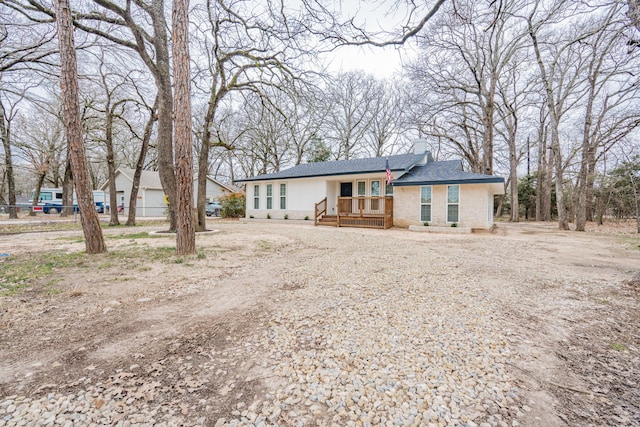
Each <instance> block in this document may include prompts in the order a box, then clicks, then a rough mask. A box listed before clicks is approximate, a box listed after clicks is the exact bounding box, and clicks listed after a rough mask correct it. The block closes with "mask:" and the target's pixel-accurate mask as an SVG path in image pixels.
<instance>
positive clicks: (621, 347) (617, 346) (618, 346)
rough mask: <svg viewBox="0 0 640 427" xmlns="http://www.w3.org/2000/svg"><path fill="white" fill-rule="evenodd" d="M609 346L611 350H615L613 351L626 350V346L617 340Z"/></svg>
mask: <svg viewBox="0 0 640 427" xmlns="http://www.w3.org/2000/svg"><path fill="white" fill-rule="evenodd" d="M609 348H610V349H611V350H615V351H627V350H628V348H627V347H625V346H624V345H622V344H620V343H619V342H614V343H613V344H609Z"/></svg>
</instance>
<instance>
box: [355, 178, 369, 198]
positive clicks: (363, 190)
mask: <svg viewBox="0 0 640 427" xmlns="http://www.w3.org/2000/svg"><path fill="white" fill-rule="evenodd" d="M356 185H357V188H358V197H364V196H366V195H367V183H366V182H365V181H358V183H357V184H356Z"/></svg>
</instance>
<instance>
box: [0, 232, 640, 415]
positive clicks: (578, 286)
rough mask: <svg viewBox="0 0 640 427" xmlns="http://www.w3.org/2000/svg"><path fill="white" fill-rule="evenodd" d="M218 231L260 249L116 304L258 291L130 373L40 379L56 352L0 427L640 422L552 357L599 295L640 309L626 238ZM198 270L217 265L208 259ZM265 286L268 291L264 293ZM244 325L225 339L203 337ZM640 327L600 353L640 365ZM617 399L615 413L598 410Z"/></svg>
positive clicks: (8, 400)
mask: <svg viewBox="0 0 640 427" xmlns="http://www.w3.org/2000/svg"><path fill="white" fill-rule="evenodd" d="M216 227H218V228H219V229H220V230H221V233H219V234H217V235H209V236H201V237H199V238H198V239H199V240H198V245H199V247H216V248H218V249H217V250H221V249H220V248H223V249H224V248H225V245H229V247H231V245H238V244H240V245H242V244H247V245H248V244H249V243H247V242H252V243H251V244H253V245H254V246H255V245H257V247H260V248H261V250H260V251H258V252H252V253H242V254H240V256H238V257H236V259H237V260H238V263H237V265H236V267H235V268H234V269H233V271H232V272H226V273H224V274H223V273H219V272H218V271H217V270H216V272H213V270H211V271H212V273H211V274H215V275H216V276H217V279H216V280H215V281H207V280H201V279H199V280H198V281H193V283H186V282H183V283H182V285H180V286H181V287H180V288H179V289H182V291H181V293H180V292H178V293H177V294H176V292H174V293H173V294H171V293H170V292H169V293H168V291H167V290H165V291H163V292H165V293H164V294H162V295H167V294H170V295H172V296H171V298H169V299H166V298H165V299H162V298H160V297H158V295H159V294H158V293H157V290H156V291H154V294H153V296H151V297H150V298H148V299H145V298H139V296H140V295H137V296H136V297H135V298H137V299H135V301H134V300H133V298H134V297H133V296H132V297H131V298H130V299H129V300H127V299H126V298H125V297H122V298H120V299H119V302H120V303H121V305H122V306H121V307H118V308H117V310H122V311H121V313H125V312H128V313H133V312H135V311H136V310H139V308H140V306H145V304H149V306H151V305H156V306H158V307H161V306H162V307H165V308H166V307H167V306H168V305H170V304H180V307H185V306H188V305H189V304H197V303H198V301H203V300H207V299H209V298H213V296H212V295H213V294H211V292H213V289H214V288H216V287H219V286H221V285H220V284H221V283H222V282H224V281H228V282H229V283H228V284H229V286H235V285H237V284H242V285H243V286H245V287H244V288H243V290H242V291H237V292H238V294H237V295H235V294H234V295H233V296H229V298H236V297H237V298H241V297H244V298H246V299H247V301H249V302H247V303H246V304H245V305H243V306H241V307H234V308H233V309H232V310H228V311H227V312H225V313H226V314H224V313H223V315H221V316H217V317H216V318H215V320H211V317H210V316H211V313H210V312H208V310H210V309H206V308H201V309H199V310H194V313H191V314H190V316H191V317H189V318H188V319H186V320H184V321H179V322H177V323H176V324H175V325H174V327H175V328H177V330H178V331H177V332H176V331H173V332H166V333H165V338H167V339H168V338H171V339H172V340H174V341H172V343H174V342H179V344H180V345H176V349H177V348H178V347H180V348H182V349H185V351H184V352H179V351H178V350H175V351H173V353H172V352H165V353H163V358H154V357H152V355H151V354H150V353H152V352H145V350H144V346H145V345H153V346H157V347H158V348H159V347H160V346H161V345H165V346H166V342H165V344H162V342H163V341H162V340H160V341H158V339H157V338H156V340H155V343H151V342H147V343H146V344H145V343H144V342H143V343H142V344H140V345H139V346H138V347H135V346H132V347H135V348H128V349H126V350H123V353H124V352H127V354H126V355H120V357H122V358H124V362H122V363H121V364H120V365H119V366H121V367H120V368H119V369H116V368H117V366H115V365H107V367H108V369H103V370H102V373H99V372H98V371H99V370H100V369H97V370H96V366H94V365H88V367H84V368H82V369H83V371H82V372H84V378H81V377H80V374H81V373H82V372H80V373H78V374H77V375H76V377H78V378H77V381H76V382H75V383H74V382H73V381H71V380H72V379H74V378H73V377H72V378H68V381H67V383H66V384H65V385H64V387H62V386H60V384H59V383H60V382H61V381H60V379H59V378H58V379H57V380H51V378H49V379H48V380H47V379H45V378H44V377H46V373H47V370H48V369H50V368H51V366H52V364H51V363H49V364H47V363H45V364H44V365H43V366H35V367H34V368H33V369H32V371H34V372H36V376H38V377H39V378H40V381H39V382H36V383H33V384H32V385H31V386H30V388H26V389H23V392H22V393H21V392H16V390H15V389H13V388H11V387H10V386H6V387H5V390H10V389H11V390H12V393H13V395H11V396H4V397H0V426H5V425H6V426H13V425H54V424H56V425H68V426H71V425H122V426H133V425H215V426H222V425H256V426H258V425H282V426H289V425H292V426H293V425H300V426H311V425H318V426H325V425H326V426H329V425H336V426H351V425H352V426H376V425H385V426H386V425H389V426H405V425H415V426H422V425H424V426H432V425H433V426H469V427H471V426H483V427H486V426H518V425H531V426H536V425H539V426H543V425H544V426H553V425H565V424H570V425H571V424H572V425H576V424H573V423H574V422H576V421H577V420H580V418H579V415H576V414H574V413H572V412H571V409H567V408H564V407H563V405H564V404H565V402H566V401H565V400H564V399H565V397H566V396H565V394H566V393H569V394H570V395H571V396H574V397H575V398H576V399H578V400H577V402H578V403H579V404H580V402H582V400H580V399H584V402H586V403H584V404H585V405H586V404H587V403H589V402H590V404H592V407H593V408H595V409H594V413H595V415H594V413H592V414H591V415H589V414H587V415H586V416H587V417H590V418H588V419H587V418H585V419H586V420H587V421H588V423H592V424H593V425H599V423H598V421H597V420H601V421H602V425H623V424H617V423H616V421H615V420H616V419H617V420H622V421H627V423H626V425H634V423H635V425H640V418H638V414H639V413H640V412H638V403H637V402H636V403H633V402H625V399H627V398H630V397H629V396H632V395H629V394H624V393H623V392H621V393H619V395H615V396H613V395H612V396H609V398H608V403H607V402H605V401H603V402H601V403H602V405H601V406H598V405H596V403H597V402H595V403H594V399H595V400H596V401H597V400H598V399H599V398H600V396H601V395H605V393H601V392H599V391H598V390H599V389H597V388H596V387H595V386H594V385H593V384H589V383H588V382H587V381H586V377H585V376H583V377H580V374H579V373H578V372H570V370H568V369H566V366H564V365H563V359H561V358H557V357H555V356H554V354H553V353H554V352H555V351H556V349H557V348H558V345H560V346H562V343H564V342H570V338H571V337H572V333H573V332H572V331H573V329H572V328H575V322H576V321H579V320H580V319H582V318H585V319H586V318H587V317H588V316H589V315H590V314H589V313H593V310H594V306H597V307H600V306H601V305H606V307H604V308H602V309H603V310H610V311H608V313H610V314H611V315H612V316H614V319H615V316H616V315H623V314H624V313H626V311H624V310H623V311H624V313H623V312H622V311H620V310H619V306H618V304H620V306H621V305H624V304H627V305H626V306H625V307H627V308H628V309H629V310H636V311H637V296H636V297H634V296H633V295H631V294H625V293H622V294H621V293H620V292H617V293H616V292H614V291H616V290H618V291H619V289H620V286H621V285H620V284H621V283H624V281H625V280H626V279H628V278H629V277H632V276H633V274H634V272H635V271H636V270H638V269H640V252H639V251H637V250H635V251H634V250H633V249H628V248H625V247H624V245H623V244H622V243H620V239H619V238H618V237H611V236H603V235H598V234H596V233H592V234H589V235H584V234H582V235H578V236H576V234H577V233H573V234H571V233H561V232H556V231H555V230H554V229H551V228H549V227H547V226H543V227H540V228H538V229H535V230H534V231H533V232H532V231H531V229H529V228H527V229H525V228H519V227H518V226H513V227H509V226H502V227H499V229H498V232H496V233H493V234H473V235H447V234H435V235H434V234H423V233H415V232H413V233H412V232H409V231H406V230H395V229H393V230H386V231H382V230H360V229H335V228H324V227H310V226H308V225H306V224H300V223H293V222H292V223H289V224H282V223H269V222H257V221H256V222H251V223H248V224H246V223H240V224H232V223H220V222H219V223H217V224H216ZM569 240H570V242H569ZM238 242H240V243H238ZM586 242H591V243H592V244H591V246H587V245H586ZM576 251H580V254H579V255H580V256H579V257H577V256H576ZM572 260H573V261H575V262H573V263H572ZM634 266H635V270H634ZM194 268H198V269H199V270H198V277H206V275H205V273H203V270H202V269H203V268H205V266H204V265H203V266H200V267H199V266H198V264H196V266H195V267H194ZM206 268H213V267H212V266H211V265H210V266H208V267H206ZM203 275H204V276H203ZM170 284H171V285H172V286H174V288H173V289H177V288H175V287H176V286H178V285H179V283H177V282H173V283H170ZM167 286H169V285H167ZM254 286H255V289H256V292H258V290H259V289H263V288H264V289H267V290H266V291H264V293H262V294H260V296H255V295H252V294H251V292H252V291H251V289H252V287H254ZM264 289H263V290H264ZM580 292H582V294H580ZM603 295H605V296H603ZM630 295H631V296H630ZM605 297H606V299H607V301H609V303H608V304H604V303H602V301H603V300H604V299H605ZM218 300H220V299H219V298H218ZM623 303H624V304H623ZM4 304H5V305H4V306H5V307H10V306H11V304H12V301H8V300H5V301H4ZM629 304H630V306H629ZM214 305H215V304H214V303H212V307H213V306H214ZM249 313H250V314H249ZM616 313H618V314H616ZM111 314H113V313H109V310H107V312H105V310H102V311H101V312H100V313H97V314H96V316H98V315H100V316H109V315H111ZM185 316H187V315H185ZM545 316H546V317H545ZM249 318H250V319H252V320H251V321H249V320H248V319H249ZM243 319H244V320H243ZM563 319H564V320H563ZM169 321H170V320H169ZM243 321H244V322H246V324H244V326H245V327H230V328H227V329H225V330H224V331H226V332H224V331H223V332H224V333H222V332H221V334H217V335H216V336H215V339H214V338H213V337H212V334H211V333H210V332H211V331H210V330H213V329H216V328H218V329H219V328H220V325H228V324H230V323H232V324H234V325H239V324H240V323H242V322H243ZM637 321H638V320H637V317H635V318H633V319H631V325H630V326H631V327H637ZM207 322H212V323H207ZM216 322H217V323H216ZM207 325H208V326H207ZM216 330H217V329H216ZM194 337H196V338H194ZM616 339H618V340H621V339H622V338H616ZM634 339H635V340H636V341H633V340H634ZM637 339H638V337H637V336H636V337H635V338H633V336H632V335H630V338H628V339H627V341H625V342H624V345H625V348H624V351H619V352H614V353H611V354H610V353H607V357H609V358H611V357H613V358H614V359H615V358H618V359H616V360H618V362H619V363H622V364H625V363H627V364H628V365H627V367H628V368H629V369H630V370H635V371H636V372H637V368H638V350H637V348H636V347H635V345H637V344H638V343H637ZM195 340H197V342H194V341H195ZM187 341H188V343H187ZM616 342H617V341H616ZM186 344H189V345H186ZM172 345H173V344H172ZM605 347H606V345H605ZM606 350H608V351H611V352H612V351H613V350H612V349H611V348H608V349H606ZM95 351H96V352H97V353H100V351H101V349H100V347H98V348H97V349H96V350H95ZM592 357H593V355H592ZM87 363H88V362H87ZM128 363H130V365H129V364H128ZM154 364H155V365H154ZM58 366H59V365H58ZM92 366H93V368H92ZM159 372H162V375H160V374H157V375H156V374H155V373H159ZM172 372H173V373H174V374H175V375H176V378H181V379H182V382H181V383H179V385H176V384H178V383H176V382H175V381H173V382H172V380H171V378H172V377H171V374H172ZM19 375H26V374H25V373H23V372H16V373H15V376H16V377H17V376H19ZM584 375H586V374H584ZM43 376H44V377H43ZM48 382H51V383H52V384H53V385H50V384H48ZM168 384H170V385H168ZM35 385H39V388H36V387H35ZM179 388H182V389H183V390H185V391H184V393H182V392H180V390H179ZM572 389H573V390H574V391H573V392H572V391H571V390H572ZM594 389H595V391H593V390H594ZM27 390H29V393H26V391H27ZM127 390H128V391H127ZM176 390H177V392H176ZM623 391H624V390H623ZM627 392H628V390H627ZM636 392H637V390H636ZM145 393H147V394H145ZM585 393H586V394H585ZM583 394H585V395H584V396H583ZM150 396H151V397H150ZM589 399H591V400H589ZM620 402H622V403H626V405H624V404H622V405H621V404H620ZM593 405H595V406H593ZM615 405H618V406H620V405H621V407H622V412H619V411H618V412H615V411H614V412H611V411H610V410H609V409H606V410H604V409H598V408H610V407H613V406H615ZM598 411H600V412H598ZM587 412H588V411H587ZM614 416H615V417H617V418H613V417H614ZM583 425H587V423H585V424H583Z"/></svg>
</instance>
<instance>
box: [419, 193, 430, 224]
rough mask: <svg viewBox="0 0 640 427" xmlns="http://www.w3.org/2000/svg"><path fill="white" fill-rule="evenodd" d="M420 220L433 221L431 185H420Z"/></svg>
mask: <svg viewBox="0 0 640 427" xmlns="http://www.w3.org/2000/svg"><path fill="white" fill-rule="evenodd" d="M420 221H422V222H430V221H431V186H430V185H425V186H423V187H420Z"/></svg>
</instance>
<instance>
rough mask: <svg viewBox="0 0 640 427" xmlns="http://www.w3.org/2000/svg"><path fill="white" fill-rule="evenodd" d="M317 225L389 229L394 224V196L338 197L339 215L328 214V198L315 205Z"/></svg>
mask: <svg viewBox="0 0 640 427" xmlns="http://www.w3.org/2000/svg"><path fill="white" fill-rule="evenodd" d="M314 223H315V225H330V226H334V227H359V228H381V229H387V228H391V227H392V226H393V198H392V197H338V213H337V215H327V199H326V198H324V199H323V200H322V201H320V202H319V203H316V206H315V222H314Z"/></svg>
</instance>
